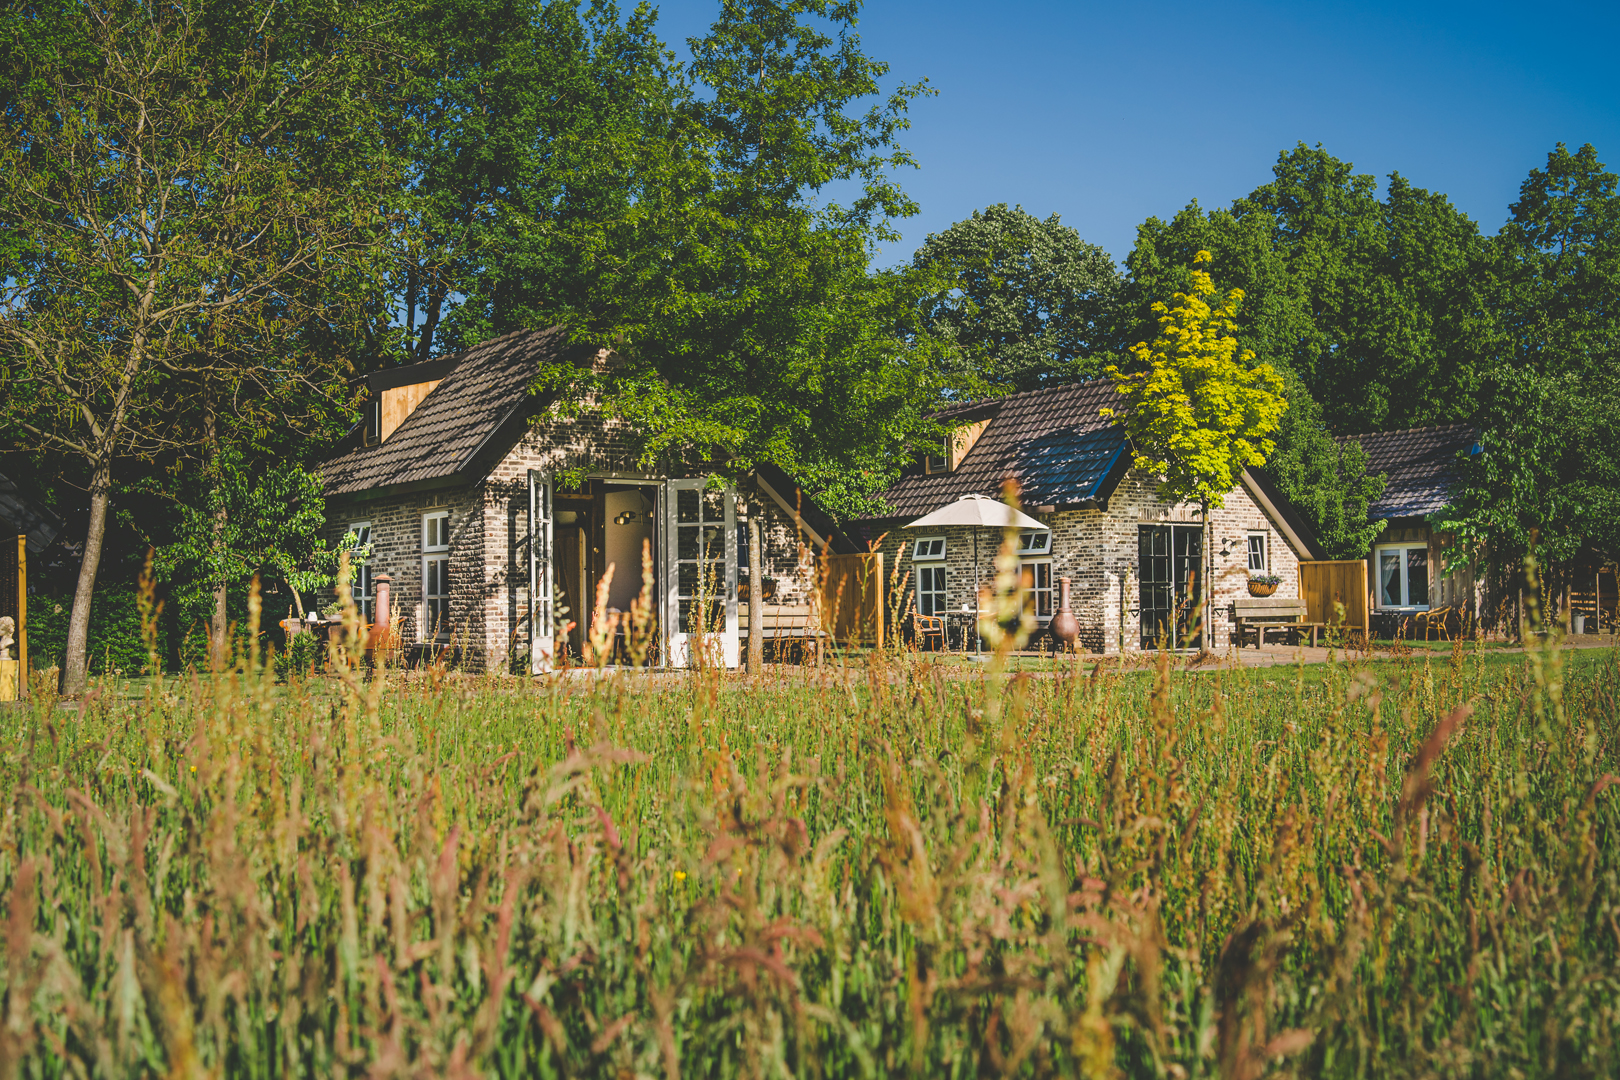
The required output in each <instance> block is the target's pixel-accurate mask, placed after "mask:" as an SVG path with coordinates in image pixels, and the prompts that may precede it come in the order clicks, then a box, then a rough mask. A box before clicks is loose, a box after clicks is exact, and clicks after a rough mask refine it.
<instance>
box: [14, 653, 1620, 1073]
mask: <svg viewBox="0 0 1620 1080" xmlns="http://www.w3.org/2000/svg"><path fill="white" fill-rule="evenodd" d="M1566 655H1570V654H1566ZM1573 656H1574V657H1575V659H1572V660H1570V661H1569V664H1568V670H1567V671H1566V670H1564V669H1563V665H1564V662H1565V661H1564V657H1563V656H1560V654H1558V653H1557V652H1556V651H1555V650H1540V651H1536V652H1532V653H1531V654H1530V655H1529V656H1523V655H1517V656H1516V655H1492V654H1489V653H1486V652H1483V651H1478V650H1475V649H1471V648H1468V647H1461V646H1460V647H1458V648H1456V649H1455V650H1454V651H1452V653H1451V654H1450V656H1449V657H1447V656H1445V655H1443V654H1442V655H1434V656H1431V655H1429V654H1425V655H1424V656H1423V657H1422V658H1421V659H1412V660H1405V661H1398V662H1393V663H1392V662H1376V663H1359V662H1358V663H1353V664H1333V665H1323V666H1318V667H1302V668H1300V669H1297V670H1278V669H1270V670H1242V669H1221V670H1218V671H1207V670H1206V671H1202V672H1197V673H1182V672H1180V671H1179V670H1173V669H1172V668H1171V666H1170V665H1169V663H1168V662H1166V663H1164V664H1162V665H1161V666H1160V668H1159V669H1158V670H1157V671H1156V672H1154V671H1140V670H1137V671H1131V670H1126V669H1123V668H1122V669H1117V670H1116V669H1115V668H1114V667H1113V665H1112V664H1109V665H1107V666H1105V669H1104V670H1103V672H1102V673H1100V674H1099V675H1097V676H1096V677H1092V678H1088V677H1087V675H1086V672H1085V671H1083V670H1080V669H1078V668H1075V669H1069V668H1065V669H1064V670H1062V671H1060V673H1059V674H1058V675H1057V677H1055V678H1054V677H1041V678H1015V679H999V678H985V677H984V674H983V672H982V671H979V672H976V673H975V674H974V675H973V676H972V677H970V678H952V677H950V676H949V675H948V674H947V673H946V670H942V668H941V667H940V665H939V664H938V663H937V660H935V659H930V660H929V661H927V662H921V661H920V660H919V659H918V658H913V657H910V656H906V655H900V656H883V655H880V656H878V657H877V658H876V659H875V661H874V662H873V666H872V668H871V669H870V670H867V671H861V672H860V673H859V677H851V678H849V679H848V680H847V681H845V680H843V678H842V677H841V676H840V681H839V684H838V690H837V692H836V693H829V692H828V691H829V685H830V684H828V683H826V682H824V681H823V680H822V679H821V678H820V677H818V676H814V675H811V674H808V673H806V672H802V671H799V672H791V673H784V672H778V673H776V674H775V675H771V676H765V677H764V682H763V684H756V685H741V684H732V683H731V682H730V681H729V680H725V679H723V678H722V677H721V676H719V675H717V674H715V673H712V672H710V673H706V674H692V675H686V676H681V677H680V678H679V680H678V682H677V684H675V685H673V686H671V687H670V689H668V690H667V691H665V692H660V690H659V689H658V685H659V684H644V683H642V682H641V676H626V675H623V674H620V675H616V676H610V677H607V678H604V679H603V680H600V681H599V682H596V683H593V684H591V685H590V686H581V685H579V684H577V683H576V684H572V685H565V684H557V685H544V684H529V685H528V686H527V687H526V688H524V689H521V690H518V691H516V692H514V690H513V687H512V684H511V683H510V682H505V681H501V682H499V683H495V682H492V683H491V684H488V685H480V684H479V683H477V682H476V681H474V680H468V679H462V678H459V677H457V676H455V675H446V674H445V673H442V672H435V673H432V675H431V676H430V677H429V678H415V677H413V678H411V679H410V680H408V681H407V680H404V679H402V678H401V676H400V675H399V674H398V673H397V672H391V671H386V670H381V671H379V672H377V673H376V675H375V677H374V678H373V679H371V680H370V681H369V682H365V683H362V682H361V681H359V680H354V681H352V682H344V681H342V680H341V679H337V678H334V679H330V680H307V681H304V682H302V683H294V684H290V685H288V686H286V687H278V686H276V685H274V684H273V682H272V681H271V679H269V678H267V677H265V673H263V672H262V671H253V670H250V669H247V668H245V667H244V668H243V669H241V670H239V671H237V672H235V673H232V674H229V675H225V676H221V677H219V678H217V679H209V678H203V679H199V680H186V681H184V682H180V683H165V684H164V685H162V686H151V687H143V686H139V685H137V686H134V687H121V686H109V687H108V688H107V689H108V693H107V694H105V695H104V696H103V697H102V698H100V699H99V701H98V704H97V706H96V707H95V708H91V709H86V710H84V711H83V712H82V713H80V712H46V711H43V710H32V711H23V710H13V711H5V712H0V740H3V741H4V744H5V745H6V746H8V747H10V748H11V750H10V751H9V752H8V753H7V754H6V755H4V756H3V757H0V791H9V792H12V793H13V795H12V796H11V797H10V798H8V801H7V813H6V814H5V815H3V816H0V850H4V851H6V852H8V853H9V854H8V856H7V858H5V859H4V860H0V904H3V906H4V907H5V909H6V912H7V917H8V926H9V930H8V933H7V935H6V943H5V947H4V952H3V953H0V991H3V992H4V993H5V994H6V996H7V1000H8V1002H11V1003H13V1004H14V1006H15V1007H14V1009H13V1011H12V1014H11V1015H12V1019H11V1021H10V1022H9V1027H8V1029H7V1030H8V1033H7V1039H8V1042H7V1043H6V1052H7V1053H8V1054H10V1055H13V1057H12V1058H11V1060H18V1059H21V1060H23V1061H26V1062H28V1063H29V1065H30V1066H33V1067H35V1068H36V1069H37V1071H38V1072H40V1073H41V1074H42V1075H73V1074H78V1073H81V1072H82V1073H86V1074H88V1073H90V1072H91V1071H92V1070H93V1069H94V1068H100V1069H103V1070H106V1071H108V1072H110V1073H116V1074H118V1075H140V1074H150V1075H172V1074H173V1073H174V1072H176V1071H177V1070H180V1069H191V1070H193V1071H200V1072H201V1071H215V1072H221V1073H224V1072H229V1073H231V1074H233V1075H242V1076H266V1077H268V1076H292V1075H316V1074H321V1075H324V1074H327V1073H330V1072H333V1071H352V1072H370V1071H378V1072H381V1071H386V1070H397V1071H399V1072H409V1073H418V1072H431V1071H435V1070H437V1069H440V1068H446V1067H447V1066H448V1064H449V1063H452V1062H454V1063H456V1065H457V1067H458V1068H460V1069H462V1070H464V1071H466V1072H467V1073H469V1074H476V1075H480V1076H514V1077H515V1076H540V1077H550V1076H564V1075H566V1076H600V1075H629V1076H636V1075H644V1076H669V1075H677V1074H678V1075H685V1076H704V1077H717V1078H729V1077H734V1076H748V1077H756V1076H762V1075H770V1076H778V1075H808V1076H828V1077H843V1076H873V1077H899V1076H915V1075H919V1074H922V1075H947V1076H953V1075H954V1076H977V1075H998V1074H1009V1073H1010V1074H1013V1075H1041V1076H1057V1077H1067V1076H1073V1077H1081V1076H1085V1077H1095V1076H1121V1077H1133V1078H1134V1077H1144V1078H1145V1077H1163V1076H1167V1075H1168V1076H1181V1075H1186V1076H1189V1077H1191V1076H1206V1077H1208V1076H1259V1075H1264V1074H1265V1073H1266V1071H1267V1070H1291V1071H1292V1072H1294V1073H1296V1074H1298V1075H1306V1076H1319V1077H1341V1076H1342V1077H1362V1076H1367V1075H1369V1074H1378V1075H1388V1074H1397V1075H1402V1076H1406V1075H1412V1076H1426V1075H1463V1076H1492V1077H1494V1076H1502V1077H1507V1076H1514V1075H1525V1076H1552V1075H1557V1076H1600V1075H1606V1074H1607V1073H1608V1072H1609V1071H1610V1070H1609V1066H1610V1063H1612V1061H1613V1060H1614V1053H1615V1049H1616V1048H1615V1042H1616V1036H1617V1030H1616V1016H1617V1010H1620V980H1617V979H1616V976H1615V972H1616V970H1617V968H1620V943H1617V941H1616V938H1615V935H1614V933H1613V929H1612V927H1613V924H1614V920H1615V919H1616V918H1617V917H1620V846H1617V845H1615V844H1613V843H1611V842H1609V840H1608V839H1607V838H1610V837H1612V836H1613V834H1614V830H1615V829H1616V828H1620V803H1617V801H1616V796H1617V791H1616V789H1615V787H1614V786H1613V782H1612V780H1610V779H1609V777H1610V776H1612V775H1613V774H1617V773H1620V760H1617V758H1616V750H1615V748H1616V746H1617V745H1620V741H1617V738H1616V736H1617V735H1620V714H1617V713H1616V708H1615V703H1616V701H1617V700H1620V698H1617V695H1620V660H1617V658H1616V656H1615V655H1614V654H1613V653H1612V652H1602V651H1590V652H1583V653H1577V654H1573ZM1088 666H1089V665H1088ZM846 674H848V675H851V676H855V675H856V673H855V672H847V673H846ZM660 678H662V677H660ZM1470 710H1471V711H1470ZM63 824H66V825H68V826H70V827H66V828H59V827H58V826H61V825H63ZM143 957H144V958H148V959H142V958H143ZM160 961H161V962H160ZM221 986H225V987H229V988H230V992H229V993H225V994H220V993H219V992H218V988H219V987H221ZM289 1017H297V1024H296V1025H292V1024H290V1022H289V1020H288V1018H289ZM290 1031H292V1032H296V1033H297V1037H292V1036H291V1035H290V1034H289V1032H290ZM1437 1033H1438V1034H1437ZM92 1055H93V1059H92Z"/></svg>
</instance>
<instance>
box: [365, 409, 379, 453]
mask: <svg viewBox="0 0 1620 1080" xmlns="http://www.w3.org/2000/svg"><path fill="white" fill-rule="evenodd" d="M380 442H382V399H381V398H373V399H372V400H370V401H368V402H366V430H365V444H366V445H367V446H376V445H377V444H378V443H380Z"/></svg>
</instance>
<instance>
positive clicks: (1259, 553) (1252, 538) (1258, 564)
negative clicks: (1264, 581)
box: [1249, 533, 1270, 574]
mask: <svg viewBox="0 0 1620 1080" xmlns="http://www.w3.org/2000/svg"><path fill="white" fill-rule="evenodd" d="M1268 569H1270V567H1269V566H1268V565H1267V564H1266V534H1265V533H1250V534H1249V573H1251V574H1263V573H1265V572H1266V571H1267V570H1268Z"/></svg>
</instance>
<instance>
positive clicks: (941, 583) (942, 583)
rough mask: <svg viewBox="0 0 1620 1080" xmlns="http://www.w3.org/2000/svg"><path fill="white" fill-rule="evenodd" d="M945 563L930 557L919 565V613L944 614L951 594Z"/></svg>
mask: <svg viewBox="0 0 1620 1080" xmlns="http://www.w3.org/2000/svg"><path fill="white" fill-rule="evenodd" d="M947 585H948V578H947V573H946V569H945V563H944V562H943V561H941V560H935V559H928V560H924V561H923V564H922V565H921V566H919V567H917V614H919V615H943V614H945V610H946V606H947V603H948V600H947V597H948V596H949V595H950V594H949V591H948V589H947Z"/></svg>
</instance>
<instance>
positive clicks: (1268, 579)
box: [1249, 574, 1279, 596]
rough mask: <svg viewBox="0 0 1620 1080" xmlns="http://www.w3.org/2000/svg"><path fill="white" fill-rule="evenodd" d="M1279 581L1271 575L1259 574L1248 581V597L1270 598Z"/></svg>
mask: <svg viewBox="0 0 1620 1080" xmlns="http://www.w3.org/2000/svg"><path fill="white" fill-rule="evenodd" d="M1278 584H1279V579H1278V578H1277V577H1275V576H1273V575H1271V574H1261V575H1258V576H1256V577H1252V578H1250V579H1249V595H1250V596H1270V595H1271V594H1272V593H1274V592H1276V591H1277V585H1278Z"/></svg>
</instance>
